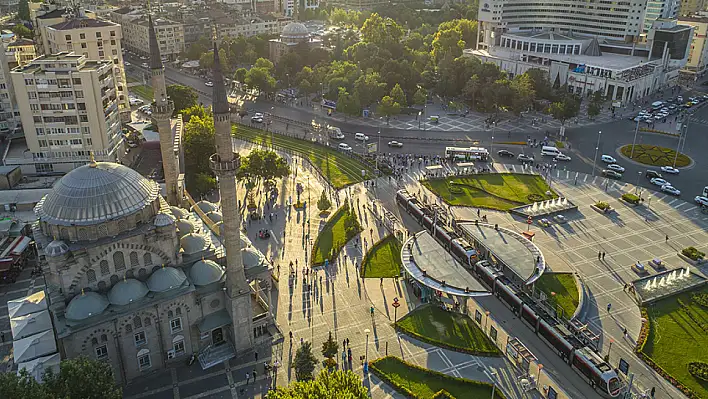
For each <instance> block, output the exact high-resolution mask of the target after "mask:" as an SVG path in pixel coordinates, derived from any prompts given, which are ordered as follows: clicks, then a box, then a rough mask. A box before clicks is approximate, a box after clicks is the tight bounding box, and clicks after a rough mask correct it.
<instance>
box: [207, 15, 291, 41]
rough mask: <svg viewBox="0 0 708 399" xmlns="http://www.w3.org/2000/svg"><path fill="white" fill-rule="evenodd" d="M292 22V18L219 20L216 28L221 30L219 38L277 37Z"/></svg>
mask: <svg viewBox="0 0 708 399" xmlns="http://www.w3.org/2000/svg"><path fill="white" fill-rule="evenodd" d="M290 22H292V20H291V19H290V18H286V17H282V18H268V17H253V18H239V19H237V20H233V19H231V18H229V19H222V20H217V23H216V26H217V27H218V30H219V37H224V36H232V37H238V36H244V37H250V36H257V35H262V34H270V35H277V34H280V32H282V31H283V28H284V27H285V26H286V25H287V24H289V23H290Z"/></svg>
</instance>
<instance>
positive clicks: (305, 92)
mask: <svg viewBox="0 0 708 399" xmlns="http://www.w3.org/2000/svg"><path fill="white" fill-rule="evenodd" d="M297 90H298V92H299V93H300V94H301V95H302V96H304V97H305V98H307V99H308V101H309V98H310V94H311V93H312V92H313V91H314V90H315V87H314V86H312V83H310V81H309V80H307V79H303V80H301V81H300V82H299V83H298V84H297Z"/></svg>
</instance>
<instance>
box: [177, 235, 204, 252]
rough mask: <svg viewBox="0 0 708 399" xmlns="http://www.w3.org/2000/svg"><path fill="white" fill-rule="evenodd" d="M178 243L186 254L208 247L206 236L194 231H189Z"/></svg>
mask: <svg viewBox="0 0 708 399" xmlns="http://www.w3.org/2000/svg"><path fill="white" fill-rule="evenodd" d="M179 245H180V247H182V249H183V250H184V253H185V254H186V255H192V254H196V253H198V252H201V251H204V250H206V249H207V248H209V243H208V242H207V240H206V238H204V237H203V236H201V235H199V234H196V233H190V234H187V235H185V236H184V237H182V238H180V240H179Z"/></svg>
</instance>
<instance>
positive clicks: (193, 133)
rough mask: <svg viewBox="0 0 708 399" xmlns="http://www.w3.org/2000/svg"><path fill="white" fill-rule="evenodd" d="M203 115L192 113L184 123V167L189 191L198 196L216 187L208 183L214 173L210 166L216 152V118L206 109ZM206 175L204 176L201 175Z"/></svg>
mask: <svg viewBox="0 0 708 399" xmlns="http://www.w3.org/2000/svg"><path fill="white" fill-rule="evenodd" d="M202 115H203V116H201V115H196V114H195V115H192V116H191V117H190V119H189V122H187V123H186V124H185V125H184V138H183V140H184V141H183V145H184V164H185V165H184V168H185V171H186V173H185V180H186V183H187V188H188V190H189V192H190V193H191V194H192V195H193V196H195V197H196V198H199V197H201V196H202V195H203V194H206V193H207V192H208V191H209V190H211V189H214V188H216V180H214V181H213V183H214V185H213V186H211V187H210V186H209V185H208V184H207V183H208V182H209V179H206V177H207V176H208V177H211V178H213V177H214V175H213V173H212V171H211V168H210V166H209V157H211V155H212V154H214V153H215V152H216V146H215V144H214V118H213V117H212V116H211V114H210V113H207V112H206V111H204V112H202ZM200 175H204V176H200Z"/></svg>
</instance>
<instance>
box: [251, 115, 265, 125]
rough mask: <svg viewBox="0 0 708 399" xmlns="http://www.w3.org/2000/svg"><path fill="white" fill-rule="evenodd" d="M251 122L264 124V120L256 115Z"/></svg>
mask: <svg viewBox="0 0 708 399" xmlns="http://www.w3.org/2000/svg"><path fill="white" fill-rule="evenodd" d="M251 122H256V123H263V118H262V117H258V116H255V115H254V116H252V117H251Z"/></svg>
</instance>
